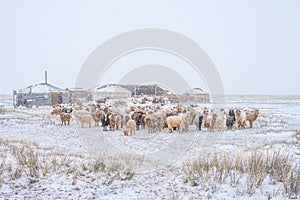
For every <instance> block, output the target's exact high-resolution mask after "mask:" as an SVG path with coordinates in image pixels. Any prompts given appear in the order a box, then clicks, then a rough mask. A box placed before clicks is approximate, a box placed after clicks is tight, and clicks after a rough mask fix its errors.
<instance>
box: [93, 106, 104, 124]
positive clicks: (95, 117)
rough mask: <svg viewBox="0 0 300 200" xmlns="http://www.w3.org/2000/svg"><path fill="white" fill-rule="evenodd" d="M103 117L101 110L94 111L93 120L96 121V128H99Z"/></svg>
mask: <svg viewBox="0 0 300 200" xmlns="http://www.w3.org/2000/svg"><path fill="white" fill-rule="evenodd" d="M102 115H103V111H101V110H99V109H95V110H93V111H92V118H93V120H94V121H95V127H98V126H99V124H100V122H101V118H102Z"/></svg>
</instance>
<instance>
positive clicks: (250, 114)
mask: <svg viewBox="0 0 300 200" xmlns="http://www.w3.org/2000/svg"><path fill="white" fill-rule="evenodd" d="M258 115H259V110H258V109H255V110H247V111H246V120H247V121H249V124H250V128H252V127H253V122H254V121H255V120H256V119H257V117H258Z"/></svg>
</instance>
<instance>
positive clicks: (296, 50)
mask: <svg viewBox="0 0 300 200" xmlns="http://www.w3.org/2000/svg"><path fill="white" fill-rule="evenodd" d="M299 11H300V1H299V0H285V1H283V0H269V1H264V0H256V1H255V0H228V1H223V0H219V1H215V0H207V1H199V0H194V1H181V0H178V1H175V0H172V1H162V0H157V1H156V0H151V1H145V0H144V1H142V0H136V1H125V0H124V1H113V0H110V1H91V0H87V1H85V0H82V1H74V0H72V1H71V0H69V1H66V0H57V1H53V0H51V1H41V0H36V1H32V0H27V1H21V0H20V1H15V0H6V1H4V0H0V25H1V29H0V30H1V31H0V67H1V73H0V77H1V79H0V84H1V87H0V93H11V92H12V90H13V89H21V88H24V87H26V86H28V85H31V84H35V83H39V82H43V79H44V71H45V70H48V75H49V76H48V80H49V82H50V83H52V84H53V85H55V86H58V87H61V88H67V87H72V86H74V85H75V81H76V77H77V74H78V72H79V70H80V67H81V66H82V64H83V63H84V61H85V60H86V59H87V57H88V56H89V54H90V53H91V52H92V51H93V50H94V49H95V48H97V47H98V46H99V45H101V43H103V42H104V41H106V40H108V39H109V38H111V37H113V36H115V35H117V34H120V33H123V32H126V31H130V30H134V29H139V28H162V29H168V30H173V31H176V32H178V33H181V34H183V35H186V36H187V37H189V38H190V39H192V40H194V41H195V42H197V43H198V44H199V45H200V46H201V47H202V48H203V49H204V50H205V51H206V52H207V54H208V55H209V57H210V58H211V59H212V61H213V62H214V64H215V66H216V68H217V70H218V72H219V74H220V76H221V79H222V81H223V85H224V89H225V93H226V94H284V95H286V94H291V95H293V94H294V95H300V77H299V75H300V12H299ZM144 56H148V59H149V57H150V58H151V56H150V54H149V53H145V54H144ZM152 56H153V55H152ZM161 56H164V55H160V56H159V55H155V56H153V63H156V64H161V63H159V59H160V58H159V57H161ZM140 57H141V55H140V54H139V55H137V57H136V58H137V59H140ZM169 57H170V56H166V58H165V59H167V58H169ZM124 59H126V58H124ZM134 59H135V57H134V56H132V55H131V56H130V60H131V61H130V60H128V58H127V62H126V63H130V62H132V65H133V64H136V63H140V62H135V60H134ZM170 60H172V58H170ZM175 60H176V59H174V60H173V61H171V62H165V63H172V62H173V63H174V61H175ZM119 63H122V61H120V62H119ZM123 63H124V61H123ZM179 63H180V61H178V63H177V65H180V64H179ZM140 64H143V63H140ZM128 66H129V67H130V64H128ZM119 67H122V66H121V65H120V66H119ZM169 67H172V66H169ZM181 67H182V68H184V67H185V68H186V69H187V68H188V66H183V65H182V66H181ZM114 69H115V70H118V66H117V64H116V65H115V66H114ZM111 71H113V70H112V69H111ZM123 71H124V69H123ZM125 71H126V70H125ZM184 71H185V70H184ZM187 71H188V69H187ZM179 73H180V70H179ZM191 73H192V72H191ZM115 79H118V77H112V80H115ZM200 86H201V87H202V85H201V84H200Z"/></svg>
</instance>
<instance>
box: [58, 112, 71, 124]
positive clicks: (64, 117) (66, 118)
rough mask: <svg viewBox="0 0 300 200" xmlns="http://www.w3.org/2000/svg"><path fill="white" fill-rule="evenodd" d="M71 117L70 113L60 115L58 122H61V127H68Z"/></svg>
mask: <svg viewBox="0 0 300 200" xmlns="http://www.w3.org/2000/svg"><path fill="white" fill-rule="evenodd" d="M71 118H72V116H71V114H70V113H60V120H61V125H67V123H68V126H69V125H70V120H71Z"/></svg>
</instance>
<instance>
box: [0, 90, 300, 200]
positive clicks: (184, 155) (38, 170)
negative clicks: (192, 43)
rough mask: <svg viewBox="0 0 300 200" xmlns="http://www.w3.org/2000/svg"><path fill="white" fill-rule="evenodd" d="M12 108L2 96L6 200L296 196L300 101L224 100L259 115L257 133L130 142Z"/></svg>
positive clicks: (44, 112)
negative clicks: (254, 109)
mask: <svg viewBox="0 0 300 200" xmlns="http://www.w3.org/2000/svg"><path fill="white" fill-rule="evenodd" d="M11 102H12V100H11V96H9V95H0V154H1V157H0V199H57V198H60V199H268V198H270V199H292V198H293V199H297V198H298V199H299V198H300V181H299V165H300V97H299V96H229V97H227V98H226V105H225V106H226V110H228V109H229V108H233V109H237V108H242V109H244V108H257V109H259V111H260V115H259V117H258V119H257V121H255V122H254V127H253V128H252V129H250V128H249V126H247V127H246V129H245V130H226V131H225V132H222V133H220V132H208V131H206V130H205V129H204V130H202V131H197V130H196V127H195V126H194V125H191V126H190V127H189V132H186V133H182V134H179V133H178V132H174V133H172V134H169V133H167V130H166V129H164V130H163V131H161V132H159V133H151V134H148V133H147V131H146V130H145V129H142V130H139V131H137V132H136V135H134V136H129V137H125V136H123V133H122V131H114V132H103V131H102V128H101V127H94V126H92V128H84V129H83V128H81V127H80V125H79V124H77V123H76V122H75V121H74V120H73V121H72V122H71V125H70V126H61V125H60V121H59V119H50V118H49V114H50V112H51V108H50V107H39V108H35V107H34V108H32V109H27V108H23V107H20V108H17V109H13V107H12V103H11ZM201 106H208V107H210V105H209V104H203V105H201ZM50 120H51V121H52V122H51V123H50ZM53 122H55V123H53ZM260 173H261V174H260Z"/></svg>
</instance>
